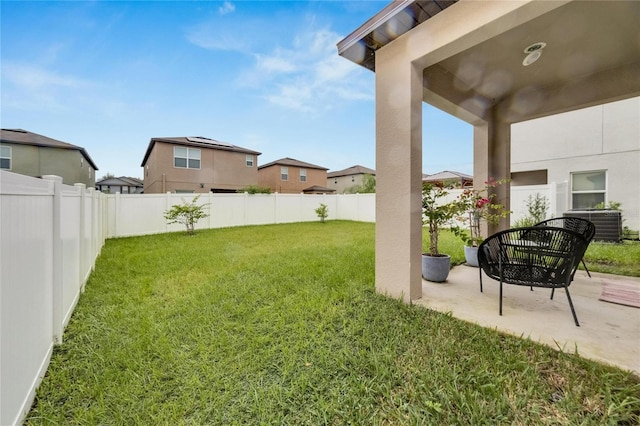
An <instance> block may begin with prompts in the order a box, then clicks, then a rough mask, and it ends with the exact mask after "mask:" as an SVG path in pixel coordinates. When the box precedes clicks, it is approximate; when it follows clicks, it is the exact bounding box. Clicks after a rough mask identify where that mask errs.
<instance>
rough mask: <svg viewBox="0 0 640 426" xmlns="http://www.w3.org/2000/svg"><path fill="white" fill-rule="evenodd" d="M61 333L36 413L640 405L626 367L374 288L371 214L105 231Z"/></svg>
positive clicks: (244, 420) (624, 408)
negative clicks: (189, 231)
mask: <svg viewBox="0 0 640 426" xmlns="http://www.w3.org/2000/svg"><path fill="white" fill-rule="evenodd" d="M443 251H445V250H444V246H443ZM64 339H65V342H64V344H63V345H62V346H59V347H56V348H55V350H54V353H53V356H52V359H51V364H50V367H49V370H48V372H47V375H46V377H45V379H44V381H43V382H42V385H41V387H40V389H39V390H38V393H37V396H36V401H35V404H34V407H33V409H32V410H31V412H30V413H29V416H28V419H27V422H26V423H27V424H29V425H31V424H59V425H68V424H82V425H94V424H100V425H182V424H189V425H203V424H207V425H209V424H210V425H233V424H250V425H259V424H264V425H323V424H328V425H346V424H353V425H377V424H380V425H422V424H434V425H436V424H437V425H440V424H492V425H493V424H516V425H531V424H536V425H538V424H549V425H551V424H553V425H558V424H565V425H574V424H587V425H601V424H638V422H639V421H640V379H639V378H638V377H636V376H634V375H632V374H630V373H628V372H624V371H622V370H619V369H616V368H613V367H609V366H605V365H602V364H599V363H597V362H593V361H588V360H585V359H582V358H580V357H579V356H577V355H572V354H567V353H561V352H557V351H555V350H552V349H550V348H548V347H546V346H542V345H540V344H537V343H534V342H531V341H529V340H526V339H520V338H517V337H512V336H508V335H503V334H500V333H498V332H496V331H493V330H489V329H485V328H482V327H479V326H475V325H471V324H469V323H465V322H463V321H460V320H457V319H455V318H453V317H451V316H450V315H445V314H441V313H436V312H433V311H430V310H427V309H425V308H422V307H418V306H415V305H406V304H404V303H401V302H400V301H397V300H392V299H388V298H386V297H384V296H381V295H378V294H376V293H375V292H374V225H373V224H367V223H357V222H345V221H330V222H327V223H325V224H321V223H319V222H316V223H303V224H287V225H270V226H259V227H241V228H228V229H217V230H207V231H199V232H197V234H196V235H195V236H192V237H188V236H185V235H184V234H182V233H172V234H163V235H155V236H146V237H135V238H123V239H115V240H108V241H107V243H106V245H105V247H104V249H103V251H102V254H101V256H100V258H99V259H98V262H97V264H96V269H95V271H94V273H93V274H92V276H91V278H90V280H89V282H88V284H87V287H86V292H85V293H84V294H83V295H82V297H81V299H80V302H79V304H78V306H77V308H76V311H75V313H74V315H73V317H72V319H71V322H70V324H69V326H68V328H67V331H66V333H65V335H64Z"/></svg>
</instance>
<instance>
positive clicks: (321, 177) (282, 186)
mask: <svg viewBox="0 0 640 426" xmlns="http://www.w3.org/2000/svg"><path fill="white" fill-rule="evenodd" d="M281 167H287V168H288V169H289V170H288V171H289V177H288V179H287V180H286V181H284V180H282V179H281V176H280V168H281ZM301 169H305V170H306V171H307V180H306V181H304V182H303V181H301V180H300V170H301ZM258 185H259V186H266V187H269V188H271V190H272V191H273V192H277V193H279V194H299V193H301V192H302V190H304V189H306V188H309V187H310V186H314V185H319V186H323V187H327V171H326V170H320V169H309V168H304V167H296V166H284V165H280V164H274V165H273V166H268V167H264V168H261V169H260V170H259V171H258Z"/></svg>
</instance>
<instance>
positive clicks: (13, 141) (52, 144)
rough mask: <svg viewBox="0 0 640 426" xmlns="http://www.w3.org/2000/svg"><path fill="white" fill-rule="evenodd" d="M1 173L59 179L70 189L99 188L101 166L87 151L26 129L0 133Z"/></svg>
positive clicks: (6, 130)
mask: <svg viewBox="0 0 640 426" xmlns="http://www.w3.org/2000/svg"><path fill="white" fill-rule="evenodd" d="M0 169H2V170H8V171H10V172H13V173H19V174H22V175H27V176H33V177H42V176H44V175H57V176H60V177H62V182H63V183H64V184H66V185H73V184H75V183H83V184H85V185H86V186H87V188H89V187H93V186H94V185H95V179H96V170H98V166H96V164H95V163H94V162H93V160H92V159H91V157H90V156H89V154H88V153H87V151H85V149H84V148H82V147H79V146H76V145H71V144H70V143H66V142H62V141H59V140H56V139H51V138H49V137H46V136H43V135H39V134H37V133H33V132H29V131H27V130H22V129H2V130H0Z"/></svg>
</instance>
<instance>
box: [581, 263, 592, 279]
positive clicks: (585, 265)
mask: <svg viewBox="0 0 640 426" xmlns="http://www.w3.org/2000/svg"><path fill="white" fill-rule="evenodd" d="M582 266H584V270H585V271H587V275H589V278H591V274H590V273H589V270H588V269H587V264H586V263H584V259H582Z"/></svg>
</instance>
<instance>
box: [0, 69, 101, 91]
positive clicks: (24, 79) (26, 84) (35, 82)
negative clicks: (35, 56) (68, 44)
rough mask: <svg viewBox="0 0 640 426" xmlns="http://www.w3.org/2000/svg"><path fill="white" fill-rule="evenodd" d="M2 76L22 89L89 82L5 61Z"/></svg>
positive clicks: (74, 86) (81, 86) (75, 85)
mask: <svg viewBox="0 0 640 426" xmlns="http://www.w3.org/2000/svg"><path fill="white" fill-rule="evenodd" d="M2 78H3V79H5V80H7V81H8V82H9V83H12V84H14V85H16V86H19V87H21V88H23V89H26V90H29V91H34V90H43V89H48V88H56V87H63V88H78V89H80V88H83V87H86V86H88V85H89V82H87V81H85V80H82V79H79V78H75V77H70V76H65V75H61V74H57V73H55V72H52V71H48V70H46V69H43V68H38V67H36V66H32V65H24V64H16V63H5V64H4V65H3V66H2Z"/></svg>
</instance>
